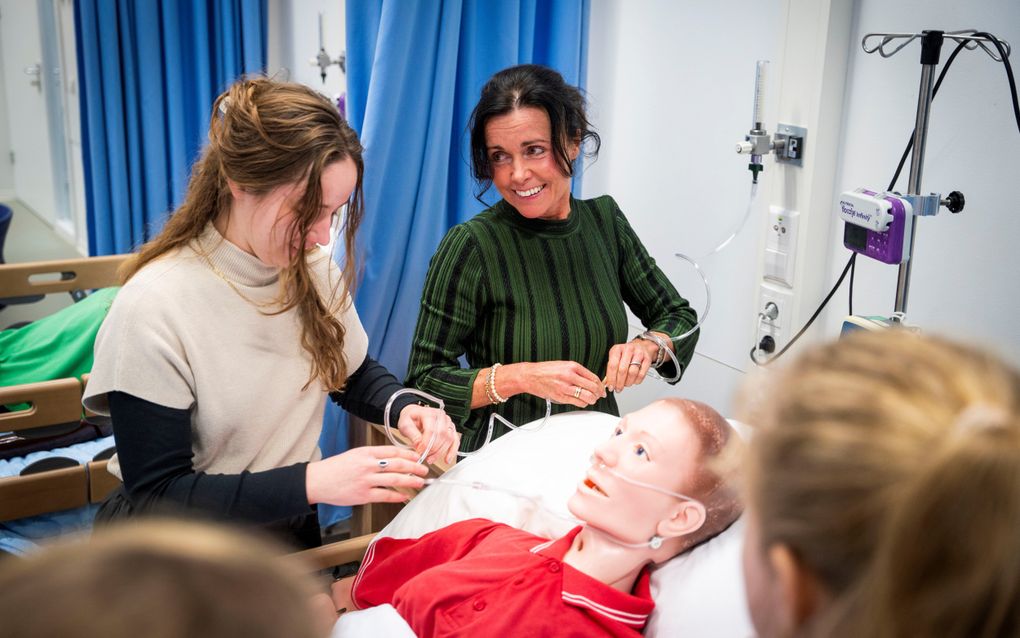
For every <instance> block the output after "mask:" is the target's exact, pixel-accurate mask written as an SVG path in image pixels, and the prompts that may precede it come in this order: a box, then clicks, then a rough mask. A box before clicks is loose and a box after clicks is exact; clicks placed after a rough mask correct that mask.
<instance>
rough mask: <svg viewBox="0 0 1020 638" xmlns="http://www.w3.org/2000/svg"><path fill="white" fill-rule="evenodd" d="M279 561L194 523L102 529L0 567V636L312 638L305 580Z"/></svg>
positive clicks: (269, 550)
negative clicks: (89, 537)
mask: <svg viewBox="0 0 1020 638" xmlns="http://www.w3.org/2000/svg"><path fill="white" fill-rule="evenodd" d="M279 553H280V550H279V548H276V547H275V546H273V545H268V544H264V543H263V542H262V541H261V540H255V539H252V538H249V537H248V536H245V535H241V534H239V533H234V532H231V531H224V530H221V529H218V528H213V527H209V526H206V525H200V524H196V523H181V522H171V521H146V522H142V523H131V524H127V525H123V526H119V527H110V528H104V529H103V530H100V531H97V533H96V534H95V536H94V537H93V538H92V539H91V540H88V541H85V540H82V541H76V542H71V543H66V542H65V543H63V544H61V545H58V546H54V547H50V548H46V549H44V550H42V551H41V552H39V553H38V554H35V555H33V556H30V557H28V558H27V559H25V560H20V559H10V560H8V561H6V562H5V563H3V564H2V566H0V591H2V592H3V595H2V596H0V618H2V619H3V620H2V622H0V636H12V637H13V636H18V637H19V638H48V637H53V636H72V635H73V636H81V637H84V638H90V637H93V636H94V637H96V638H129V637H130V638H134V637H135V636H147V637H150V638H186V637H190V636H226V637H230V636H236V637H237V638H277V637H282V636H288V637H290V636H295V637H308V638H311V637H312V636H316V635H321V634H320V633H319V632H320V630H321V628H318V627H316V623H315V622H314V621H313V616H312V614H311V612H310V611H309V609H310V606H309V605H310V603H309V601H310V600H311V597H312V594H313V592H312V588H311V585H310V582H309V581H308V578H309V577H307V576H306V575H305V574H302V573H301V572H300V571H298V570H297V568H296V566H293V565H290V564H287V563H284V562H283V560H282V559H281V558H280V556H279Z"/></svg>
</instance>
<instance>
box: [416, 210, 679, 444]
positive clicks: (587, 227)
mask: <svg viewBox="0 0 1020 638" xmlns="http://www.w3.org/2000/svg"><path fill="white" fill-rule="evenodd" d="M624 304H627V306H628V307H629V308H630V309H631V311H632V312H633V313H634V314H635V315H636V316H637V317H638V318H639V319H641V321H642V322H643V323H644V324H645V326H646V327H647V328H648V329H649V330H656V331H659V332H663V333H666V334H670V335H673V336H676V335H679V334H681V333H683V332H685V331H687V330H688V329H690V327H691V326H693V325H694V324H695V322H696V321H697V316H696V313H695V312H694V310H693V309H692V308H691V307H690V305H689V304H688V303H687V301H686V300H685V299H683V298H682V297H681V296H680V295H679V294H678V293H677V291H676V288H674V287H673V285H672V284H671V283H670V282H669V280H668V279H666V277H665V275H663V273H662V271H661V270H660V269H659V268H658V266H656V265H655V260H654V259H652V258H651V256H649V254H648V251H647V250H645V247H644V245H642V243H641V240H639V239H638V237H637V235H636V234H635V233H634V230H633V229H632V228H631V227H630V224H629V223H628V222H627V219H626V218H625V217H624V216H623V213H621V212H620V209H619V207H617V205H616V202H615V201H613V199H612V198H611V197H609V196H608V195H607V196H603V197H599V198H596V199H591V200H578V199H573V198H571V200H570V215H569V217H568V218H567V219H566V220H563V221H545V220H532V219H526V218H524V217H522V216H521V215H520V214H518V213H517V211H516V210H514V208H513V207H512V206H510V205H509V204H507V203H506V201H504V200H500V201H499V202H498V203H497V204H496V205H495V206H493V207H491V208H489V209H487V210H485V211H484V212H482V213H479V214H478V215H477V216H475V217H474V218H472V219H471V220H469V221H467V222H465V223H463V224H459V225H457V226H454V227H453V228H451V229H450V231H449V232H448V233H447V234H446V237H444V238H443V241H442V242H441V243H440V244H439V248H438V249H437V250H436V254H435V255H434V256H433V257H432V261H431V263H430V264H429V271H428V275H427V276H426V278H425V287H424V290H423V291H422V300H421V310H420V313H419V315H418V323H417V326H416V328H415V331H414V339H413V342H412V350H411V359H410V362H409V364H408V377H407V385H409V386H414V387H417V388H420V389H421V390H424V391H426V392H430V393H432V394H434V395H436V396H438V397H441V398H442V399H443V400H444V401H445V402H446V411H447V413H448V414H449V415H450V417H451V418H452V419H453V420H454V422H455V423H457V424H458V427H459V428H460V431H461V432H462V434H463V440H462V449H464V450H474V449H476V448H477V447H478V446H480V445H481V444H482V443H483V442H484V439H485V431H486V424H487V423H488V420H489V415H490V414H491V412H492V411H493V410H496V411H498V412H499V414H500V415H501V416H503V417H504V418H506V419H507V420H509V421H510V422H511V423H514V424H515V425H521V424H524V423H527V422H529V421H532V420H534V419H537V418H541V417H542V416H543V415H544V414H545V400H544V399H540V398H539V397H536V396H533V395H530V394H518V395H516V396H514V397H512V398H510V400H509V401H507V402H506V403H504V404H501V405H499V406H486V407H482V408H478V409H475V410H471V409H470V405H471V391H472V385H473V383H474V381H475V377H476V376H477V374H478V372H479V370H481V369H483V368H487V367H489V366H491V365H492V364H493V363H497V362H498V363H503V364H508V363H518V362H522V361H553V360H566V361H577V362H578V363H580V364H581V365H583V366H585V367H586V368H588V369H589V370H591V371H592V372H594V373H595V374H597V375H598V376H599V378H602V377H603V376H604V375H605V371H606V363H607V360H608V356H609V349H610V348H611V347H612V346H613V345H615V344H617V343H623V342H624V341H626V340H627V334H628V331H627V315H626V311H625V310H624V307H623V306H624ZM697 336H698V334H697V333H695V334H694V335H692V336H691V337H689V338H687V339H684V340H682V341H680V342H678V343H677V344H676V348H677V358H678V359H679V360H680V362H681V363H682V365H683V366H684V367H686V365H687V363H688V362H689V361H690V359H691V356H692V355H693V353H694V345H695V343H696V342H697ZM462 355H463V356H464V359H466V361H467V366H468V367H467V368H464V367H462V365H461V363H460V357H461V356H462ZM661 372H662V373H663V374H664V375H665V376H667V377H668V376H673V375H674V374H675V372H676V371H675V369H674V367H673V364H672V363H670V362H667V363H666V364H665V365H664V366H663V369H662V370H661ZM497 374H498V373H497ZM576 409H577V408H575V407H573V406H570V405H557V404H554V405H553V413H554V414H555V413H558V412H566V411H569V410H576ZM592 409H595V410H600V411H602V412H607V413H609V414H619V411H618V408H617V406H616V399H615V397H614V396H613V395H612V393H610V394H609V395H608V396H607V397H606V398H605V399H600V400H599V401H598V402H597V403H596V404H595V405H594V406H592ZM496 428H497V429H496V432H495V433H494V434H493V438H495V437H496V436H499V435H501V434H503V433H504V432H505V429H506V428H504V427H503V426H501V425H500V424H499V423H498V421H497V425H496Z"/></svg>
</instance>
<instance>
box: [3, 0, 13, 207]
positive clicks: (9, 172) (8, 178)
mask: <svg viewBox="0 0 1020 638" xmlns="http://www.w3.org/2000/svg"><path fill="white" fill-rule="evenodd" d="M2 19H3V16H0V20H2ZM3 69H4V65H3V51H0V200H4V199H13V198H14V167H12V166H11V139H10V133H8V131H7V86H6V81H5V78H4V70H3Z"/></svg>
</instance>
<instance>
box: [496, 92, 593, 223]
mask: <svg viewBox="0 0 1020 638" xmlns="http://www.w3.org/2000/svg"><path fill="white" fill-rule="evenodd" d="M551 131H552V127H551V126H550V124H549V116H548V115H547V114H546V112H545V111H543V110H542V109H538V108H534V107H524V108H520V109H517V110H514V111H511V112H509V113H507V114H505V115H499V116H496V117H494V118H492V119H490V120H489V121H488V122H487V123H486V124H485V145H486V151H487V153H488V156H489V163H490V164H491V166H492V183H493V184H494V185H495V186H496V189H497V190H498V191H499V194H500V195H502V196H503V199H505V200H506V201H507V202H508V203H509V204H510V205H511V206H513V207H514V208H516V209H517V212H518V213H520V214H521V215H522V216H524V217H527V218H528V219H546V220H560V219H566V218H567V217H568V216H569V215H570V177H568V176H567V175H564V174H563V170H562V169H561V168H560V165H559V162H557V160H556V155H555V154H554V152H553V146H552V132H551ZM577 151H578V147H577V145H576V144H572V145H568V147H567V152H568V154H569V155H570V159H571V160H573V159H574V158H576V157H577Z"/></svg>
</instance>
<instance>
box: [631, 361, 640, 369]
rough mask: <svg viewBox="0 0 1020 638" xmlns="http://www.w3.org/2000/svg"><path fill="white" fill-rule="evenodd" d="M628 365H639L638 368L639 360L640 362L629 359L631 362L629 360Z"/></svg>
mask: <svg viewBox="0 0 1020 638" xmlns="http://www.w3.org/2000/svg"><path fill="white" fill-rule="evenodd" d="M630 365H632V366H637V367H639V368H640V367H641V362H640V361H631V362H630Z"/></svg>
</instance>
